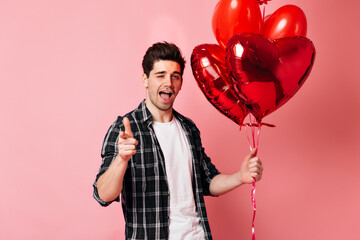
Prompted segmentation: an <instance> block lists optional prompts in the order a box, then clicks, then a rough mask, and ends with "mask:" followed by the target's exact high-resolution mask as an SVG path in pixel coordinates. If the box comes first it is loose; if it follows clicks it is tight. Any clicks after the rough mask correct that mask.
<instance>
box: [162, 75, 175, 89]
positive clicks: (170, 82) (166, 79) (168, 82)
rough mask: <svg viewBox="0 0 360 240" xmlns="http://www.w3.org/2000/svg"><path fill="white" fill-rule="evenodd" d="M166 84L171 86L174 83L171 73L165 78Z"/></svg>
mask: <svg viewBox="0 0 360 240" xmlns="http://www.w3.org/2000/svg"><path fill="white" fill-rule="evenodd" d="M164 85H165V86H169V87H171V86H172V85H173V82H172V78H171V75H170V74H169V75H166V77H165V80H164Z"/></svg>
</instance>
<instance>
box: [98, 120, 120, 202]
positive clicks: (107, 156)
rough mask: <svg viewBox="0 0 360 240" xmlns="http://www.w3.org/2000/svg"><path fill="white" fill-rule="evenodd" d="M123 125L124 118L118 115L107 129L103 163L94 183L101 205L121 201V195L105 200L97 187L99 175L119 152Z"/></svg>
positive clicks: (103, 147) (102, 153)
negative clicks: (119, 140)
mask: <svg viewBox="0 0 360 240" xmlns="http://www.w3.org/2000/svg"><path fill="white" fill-rule="evenodd" d="M121 125H122V118H121V117H118V118H117V120H116V121H115V122H114V123H113V124H112V125H111V126H110V128H109V130H108V131H107V133H106V135H105V138H104V142H103V146H102V149H101V157H102V163H101V166H100V169H99V173H98V174H97V175H96V179H95V182H94V184H93V187H94V193H93V197H94V198H95V199H96V201H98V202H99V203H100V205H101V206H104V207H106V206H108V205H110V204H111V203H112V202H114V201H116V202H119V201H120V197H119V196H118V197H117V198H116V199H114V200H113V201H110V202H104V201H103V200H102V199H101V198H100V197H99V193H98V189H97V181H98V179H99V177H100V176H101V175H102V174H103V173H104V172H105V171H106V170H107V169H108V168H109V166H110V164H111V163H112V161H113V160H114V159H115V158H116V156H117V154H118V151H119V150H118V145H117V142H118V137H119V132H120V126H121Z"/></svg>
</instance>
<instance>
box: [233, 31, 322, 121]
mask: <svg viewBox="0 0 360 240" xmlns="http://www.w3.org/2000/svg"><path fill="white" fill-rule="evenodd" d="M314 59H315V47H314V45H313V43H312V42H311V41H310V40H309V39H307V38H303V37H286V38H280V39H278V40H271V39H269V38H266V37H265V36H263V35H257V34H252V33H247V34H237V35H235V36H233V37H232V38H231V39H230V40H229V42H228V44H227V46H226V66H227V69H228V71H229V74H230V76H231V79H232V80H233V82H234V85H235V87H234V89H235V91H236V92H237V93H238V95H239V96H240V97H241V98H242V100H243V101H244V103H245V105H246V107H247V108H248V110H249V111H250V112H251V113H252V114H253V115H254V116H255V117H256V119H257V121H258V122H261V120H262V118H263V117H265V116H266V115H268V114H269V113H271V112H273V111H274V110H276V109H277V108H279V107H280V106H282V105H283V104H284V103H286V102H287V101H288V100H289V99H290V98H291V97H292V96H293V95H294V94H295V93H296V92H297V91H298V90H299V89H300V87H301V86H302V85H303V84H304V82H305V80H306V79H307V77H308V76H309V74H310V72H311V69H312V67H313V64H314Z"/></svg>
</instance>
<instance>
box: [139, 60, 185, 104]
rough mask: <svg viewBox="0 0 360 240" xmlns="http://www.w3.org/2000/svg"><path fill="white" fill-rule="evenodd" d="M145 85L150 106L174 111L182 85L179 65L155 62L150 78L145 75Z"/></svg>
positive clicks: (164, 61) (160, 61)
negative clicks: (175, 101)
mask: <svg viewBox="0 0 360 240" xmlns="http://www.w3.org/2000/svg"><path fill="white" fill-rule="evenodd" d="M143 84H144V87H145V88H146V92H147V93H146V94H147V95H146V98H147V99H146V100H147V102H148V104H151V105H153V106H154V107H156V108H157V109H159V110H161V111H167V110H169V109H172V106H173V103H174V100H175V98H176V96H177V94H178V93H179V91H180V89H181V85H182V77H181V68H180V65H179V63H177V62H174V61H170V60H159V61H156V62H154V66H153V69H152V70H151V72H150V74H149V77H147V76H146V74H143Z"/></svg>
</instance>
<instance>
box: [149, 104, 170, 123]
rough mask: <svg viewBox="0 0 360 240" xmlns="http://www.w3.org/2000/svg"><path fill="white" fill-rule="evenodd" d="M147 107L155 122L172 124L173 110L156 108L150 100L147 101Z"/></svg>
mask: <svg viewBox="0 0 360 240" xmlns="http://www.w3.org/2000/svg"><path fill="white" fill-rule="evenodd" d="M145 104H146V107H147V108H148V109H149V111H150V113H151V115H152V117H153V120H154V121H155V122H162V123H166V122H170V121H171V120H172V118H173V108H172V107H171V108H169V109H168V110H161V109H158V108H157V107H156V106H154V105H153V104H152V103H151V101H150V100H149V99H146V100H145Z"/></svg>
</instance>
